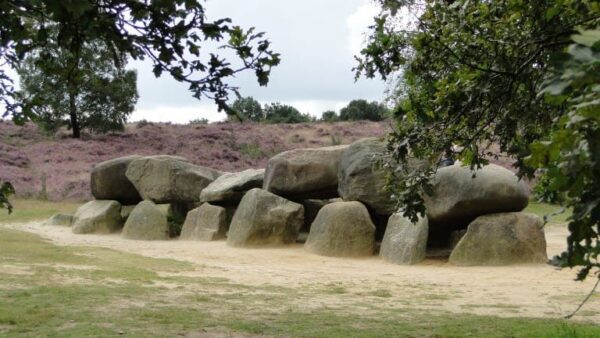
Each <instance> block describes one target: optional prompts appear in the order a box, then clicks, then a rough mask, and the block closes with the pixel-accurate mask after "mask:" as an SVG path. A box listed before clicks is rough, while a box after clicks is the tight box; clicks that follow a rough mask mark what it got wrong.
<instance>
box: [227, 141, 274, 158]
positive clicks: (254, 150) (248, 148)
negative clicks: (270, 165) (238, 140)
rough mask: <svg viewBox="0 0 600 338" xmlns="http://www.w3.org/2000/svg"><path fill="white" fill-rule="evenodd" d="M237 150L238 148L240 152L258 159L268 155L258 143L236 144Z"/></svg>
mask: <svg viewBox="0 0 600 338" xmlns="http://www.w3.org/2000/svg"><path fill="white" fill-rule="evenodd" d="M234 148H235V150H237V151H238V152H239V153H240V154H243V155H246V156H248V157H249V158H251V159H253V160H258V159H261V158H265V157H266V155H267V154H266V153H265V152H264V151H263V150H262V148H261V147H260V146H259V145H258V144H256V143H242V144H236V145H235V147H234Z"/></svg>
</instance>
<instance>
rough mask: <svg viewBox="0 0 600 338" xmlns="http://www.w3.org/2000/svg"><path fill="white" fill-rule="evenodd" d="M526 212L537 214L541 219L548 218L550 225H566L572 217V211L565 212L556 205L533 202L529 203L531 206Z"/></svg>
mask: <svg viewBox="0 0 600 338" xmlns="http://www.w3.org/2000/svg"><path fill="white" fill-rule="evenodd" d="M524 211H526V212H530V213H533V214H536V215H538V216H540V217H544V216H546V217H547V219H548V222H549V223H565V222H567V219H568V218H569V217H570V216H571V210H564V211H563V210H562V208H560V207H558V206H556V205H552V204H547V203H538V202H533V201H531V202H529V205H528V206H527V208H526V209H525V210H524Z"/></svg>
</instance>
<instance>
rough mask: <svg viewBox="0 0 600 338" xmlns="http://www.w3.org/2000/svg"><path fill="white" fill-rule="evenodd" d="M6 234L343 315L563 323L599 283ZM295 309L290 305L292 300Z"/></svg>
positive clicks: (557, 230) (297, 254)
mask: <svg viewBox="0 0 600 338" xmlns="http://www.w3.org/2000/svg"><path fill="white" fill-rule="evenodd" d="M2 226H4V227H8V228H12V229H18V230H24V231H28V232H32V233H36V234H38V235H41V236H42V237H43V238H46V239H48V240H50V241H51V242H53V243H54V244H56V245H69V246H93V247H104V248H110V249H114V250H119V251H123V252H128V253H134V254H139V255H142V256H147V257H154V258H170V259H176V260H182V261H187V262H191V263H193V264H194V265H195V266H196V269H195V271H192V272H187V273H185V274H182V275H180V276H188V277H194V276H196V277H210V278H225V279H227V280H228V281H229V282H230V283H239V284H244V285H248V286H256V287H264V286H269V287H277V286H281V287H286V288H295V289H302V290H306V292H308V293H310V292H313V291H314V292H315V293H317V294H318V296H315V297H313V299H311V300H310V302H308V303H306V297H303V299H301V300H299V301H303V302H305V303H303V304H296V306H299V307H303V308H304V307H305V308H308V309H310V308H314V307H318V306H327V307H331V308H336V307H340V308H342V307H344V304H346V302H350V300H351V301H352V302H353V303H355V304H356V302H357V300H358V301H362V300H364V302H365V304H370V305H372V304H377V306H380V307H385V306H393V307H405V308H407V309H418V310H421V311H432V312H434V311H446V312H453V313H473V314H481V315H495V316H506V317H515V316H516V317H552V318H556V317H562V316H564V315H566V314H568V313H570V312H571V311H572V310H573V309H575V307H576V306H577V305H578V304H579V302H580V301H581V300H582V299H583V297H584V296H585V295H586V294H587V293H588V292H589V291H590V290H591V288H592V287H593V284H594V282H595V280H594V278H593V277H591V278H589V279H588V280H587V281H585V282H575V281H574V280H573V279H574V278H575V271H573V270H568V269H565V270H558V269H556V268H554V267H552V266H549V265H518V266H508V267H456V266H453V265H451V264H449V263H447V262H445V261H443V260H426V261H425V262H423V263H421V264H418V265H414V266H398V265H394V264H390V263H386V262H384V261H382V260H381V259H380V258H379V257H376V256H374V257H370V258H364V259H344V258H331V257H322V256H317V255H313V254H310V253H307V252H305V251H304V250H303V247H302V245H291V246H288V247H283V248H264V249H239V248H231V247H228V246H227V245H226V243H225V242H223V241H220V242H191V241H178V240H170V241H133V240H127V239H123V238H121V237H120V236H119V235H118V234H113V235H75V234H73V233H72V232H71V230H70V229H69V228H64V227H54V226H43V225H41V223H33V222H32V223H27V224H11V225H2ZM566 236H567V230H566V228H565V227H564V226H558V225H551V226H548V227H547V228H546V239H547V242H548V256H549V257H551V256H553V255H555V254H557V253H560V252H561V251H562V250H563V248H564V247H565V244H566V242H565V238H566ZM290 302H291V303H293V300H290ZM583 309H584V310H585V314H586V315H585V316H580V317H578V318H577V317H576V318H577V319H580V320H585V321H590V322H600V296H599V295H598V294H596V295H594V296H593V297H592V298H591V299H590V301H589V302H588V303H587V304H586V305H585V307H584V308H583Z"/></svg>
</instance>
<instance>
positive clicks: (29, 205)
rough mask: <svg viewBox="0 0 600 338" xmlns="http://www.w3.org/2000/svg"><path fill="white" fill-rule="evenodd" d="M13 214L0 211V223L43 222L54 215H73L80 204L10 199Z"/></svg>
mask: <svg viewBox="0 0 600 338" xmlns="http://www.w3.org/2000/svg"><path fill="white" fill-rule="evenodd" d="M11 203H12V204H13V207H14V209H13V212H12V213H11V214H8V212H7V211H6V210H4V209H0V223H9V222H10V223H18V222H27V221H33V220H43V219H46V218H49V217H50V216H52V215H54V214H56V213H67V214H73V213H74V212H75V210H77V208H78V207H79V206H80V205H81V203H75V202H50V201H42V200H34V199H11Z"/></svg>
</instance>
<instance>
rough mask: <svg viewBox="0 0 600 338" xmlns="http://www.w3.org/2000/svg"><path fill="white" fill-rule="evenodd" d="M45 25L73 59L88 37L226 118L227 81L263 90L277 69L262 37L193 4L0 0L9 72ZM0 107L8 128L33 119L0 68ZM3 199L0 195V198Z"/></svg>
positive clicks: (184, 0)
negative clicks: (251, 79)
mask: <svg viewBox="0 0 600 338" xmlns="http://www.w3.org/2000/svg"><path fill="white" fill-rule="evenodd" d="M48 27H56V29H57V35H56V44H57V46H58V48H61V49H64V50H68V51H70V52H71V53H72V55H75V56H78V55H81V51H82V48H83V47H84V46H85V44H87V43H89V42H90V41H92V40H96V41H99V42H102V43H104V44H105V45H106V48H108V50H110V52H111V53H112V54H113V55H125V56H126V57H131V58H133V59H146V58H147V59H149V60H150V61H151V62H152V64H153V72H154V74H155V75H156V76H157V77H159V76H161V75H162V74H163V73H168V74H169V75H170V76H171V77H173V78H174V79H175V80H177V81H180V82H184V83H187V84H188V85H189V90H190V91H191V92H192V95H193V96H194V97H196V98H198V99H200V98H202V97H207V98H209V99H212V100H213V101H214V102H215V103H216V104H217V106H218V107H219V111H223V110H224V111H225V112H227V113H229V114H231V113H233V112H232V111H231V109H230V107H229V105H228V104H227V101H228V98H229V95H230V94H231V93H235V94H236V95H239V92H238V88H236V87H235V86H232V85H230V84H228V83H227V82H228V80H229V79H232V78H233V77H234V76H235V75H237V74H238V73H240V72H243V71H246V70H250V71H252V72H253V73H254V74H255V75H256V78H257V81H258V83H259V84H260V85H261V86H265V85H267V83H268V81H269V75H270V72H271V68H272V67H274V66H277V65H278V64H279V54H277V53H275V52H273V51H272V50H271V44H270V42H269V41H268V40H267V39H265V38H264V34H263V33H257V32H255V30H254V28H249V29H242V28H241V27H239V26H235V25H232V24H231V20H230V19H229V18H222V19H218V20H215V21H210V20H208V19H207V18H206V13H205V8H204V6H203V4H202V2H201V1H199V0H172V1H138V0H116V1H108V2H107V1H101V0H70V1H62V0H35V1H34V0H7V1H1V2H0V64H2V65H8V66H9V67H12V68H15V69H16V68H18V65H19V63H20V61H21V60H23V58H24V57H25V56H26V55H28V54H30V53H32V52H33V51H35V50H37V49H42V50H43V49H44V48H45V46H47V45H48V43H49V42H50V41H51V38H50V36H49V35H50V34H48ZM207 41H212V42H214V43H215V44H218V45H220V49H216V50H223V49H227V50H230V51H231V52H232V53H233V55H235V58H236V59H237V60H238V62H237V63H236V64H233V63H232V61H229V60H228V59H225V58H224V57H222V56H219V55H218V54H215V53H214V52H213V53H211V52H210V50H207V51H205V50H204V47H206V43H207ZM116 59H118V58H116ZM116 59H115V61H116ZM79 61H80V60H79V58H77V57H74V58H71V62H70V64H69V65H68V66H67V67H66V68H65V69H63V71H64V72H69V71H71V70H72V69H76V68H77V63H78V62H79ZM0 103H1V104H2V106H3V108H4V110H5V111H4V112H3V113H2V116H3V117H7V116H11V117H12V119H13V121H14V122H16V123H23V122H25V121H26V120H27V119H30V118H33V117H35V115H34V112H33V111H32V110H31V109H29V108H28V106H27V105H25V104H24V102H23V101H22V100H21V99H20V97H19V96H18V95H17V93H16V92H15V89H14V85H13V81H12V79H11V78H10V77H9V76H8V75H7V73H6V71H5V70H4V69H0ZM5 196H6V195H5V194H3V193H2V192H0V199H1V198H5ZM0 206H2V205H1V204H0Z"/></svg>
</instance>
